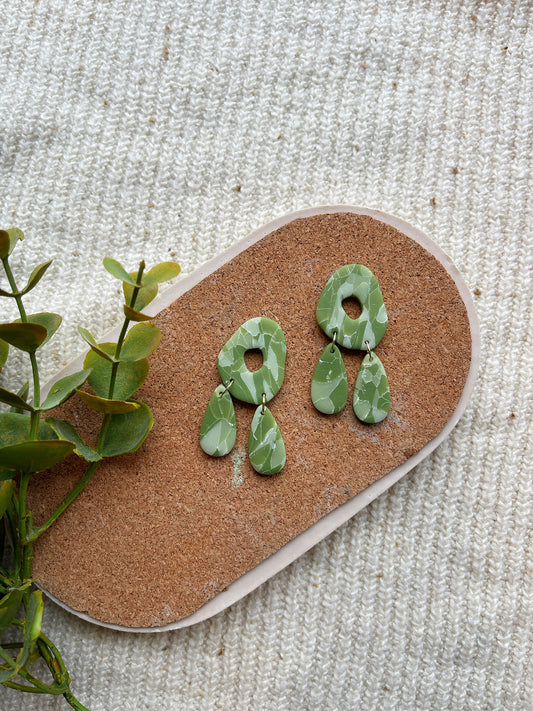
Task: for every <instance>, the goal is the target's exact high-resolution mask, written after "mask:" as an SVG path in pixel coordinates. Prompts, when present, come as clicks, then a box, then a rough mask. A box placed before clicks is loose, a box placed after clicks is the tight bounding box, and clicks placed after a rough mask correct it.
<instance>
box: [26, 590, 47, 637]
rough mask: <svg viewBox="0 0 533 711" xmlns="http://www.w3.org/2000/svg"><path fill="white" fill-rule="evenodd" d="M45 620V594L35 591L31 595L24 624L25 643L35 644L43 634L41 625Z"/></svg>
mask: <svg viewBox="0 0 533 711" xmlns="http://www.w3.org/2000/svg"><path fill="white" fill-rule="evenodd" d="M42 620H43V594H42V592H41V591H40V590H34V591H33V592H32V594H31V595H30V600H29V602H28V609H27V611H26V620H25V624H24V641H25V642H26V640H27V641H28V642H35V640H36V639H37V637H38V636H39V635H40V634H41V623H42Z"/></svg>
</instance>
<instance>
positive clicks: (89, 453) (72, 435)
mask: <svg viewBox="0 0 533 711" xmlns="http://www.w3.org/2000/svg"><path fill="white" fill-rule="evenodd" d="M46 422H47V424H49V425H50V427H52V429H53V430H54V432H55V433H56V434H57V436H58V437H59V438H60V439H64V440H66V441H67V442H72V444H74V446H75V447H76V449H75V450H74V454H77V455H78V456H79V457H83V459H86V460H87V461H88V462H97V461H98V460H99V459H102V457H101V456H100V455H99V454H98V452H95V451H94V449H92V448H91V447H89V445H88V444H87V443H86V442H84V441H83V439H82V438H81V436H80V435H79V433H78V432H77V431H76V430H75V429H74V426H73V425H71V423H70V422H68V421H67V420H58V419H56V418H55V417H47V418H46Z"/></svg>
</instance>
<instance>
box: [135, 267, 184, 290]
mask: <svg viewBox="0 0 533 711" xmlns="http://www.w3.org/2000/svg"><path fill="white" fill-rule="evenodd" d="M180 271H181V267H180V265H179V264H176V262H161V263H160V264H156V265H155V267H152V268H151V269H150V271H148V272H147V273H146V274H145V275H144V277H143V282H144V283H145V285H148V284H161V282H163V281H169V280H170V279H174V277H177V276H178V274H179V273H180Z"/></svg>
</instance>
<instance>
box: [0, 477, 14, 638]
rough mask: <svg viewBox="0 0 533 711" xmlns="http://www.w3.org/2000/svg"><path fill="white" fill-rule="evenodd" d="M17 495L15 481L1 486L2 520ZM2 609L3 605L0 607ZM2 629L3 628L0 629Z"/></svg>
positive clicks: (9, 481)
mask: <svg viewBox="0 0 533 711" xmlns="http://www.w3.org/2000/svg"><path fill="white" fill-rule="evenodd" d="M14 493H15V482H14V480H13V479H8V480H7V481H3V482H2V483H1V484H0V519H1V518H2V516H3V515H4V514H5V512H6V511H7V509H8V508H9V504H10V503H11V499H12V497H13V494H14ZM0 607H1V605H0ZM0 629H1V627H0Z"/></svg>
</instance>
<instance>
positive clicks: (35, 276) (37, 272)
mask: <svg viewBox="0 0 533 711" xmlns="http://www.w3.org/2000/svg"><path fill="white" fill-rule="evenodd" d="M52 262H53V259H49V260H48V261H47V262H43V263H42V264H39V266H37V267H35V269H34V270H33V271H32V273H31V274H30V278H29V279H28V283H27V284H26V286H25V287H24V289H22V291H21V292H20V294H21V295H22V294H27V293H28V291H31V290H32V289H33V287H34V286H37V284H38V283H39V282H40V281H41V279H42V278H43V276H44V273H45V272H46V270H47V269H48V267H49V266H50V264H52Z"/></svg>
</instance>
